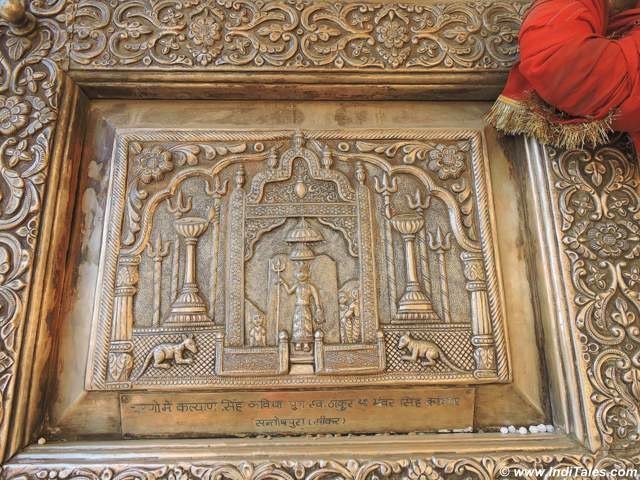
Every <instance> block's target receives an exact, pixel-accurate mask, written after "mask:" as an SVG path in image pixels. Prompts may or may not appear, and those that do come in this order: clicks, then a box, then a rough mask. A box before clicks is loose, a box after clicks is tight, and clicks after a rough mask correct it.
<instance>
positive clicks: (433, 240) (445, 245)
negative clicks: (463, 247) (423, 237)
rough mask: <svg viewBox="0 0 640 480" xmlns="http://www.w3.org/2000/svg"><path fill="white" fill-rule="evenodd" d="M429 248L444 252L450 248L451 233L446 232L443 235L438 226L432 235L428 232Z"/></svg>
mask: <svg viewBox="0 0 640 480" xmlns="http://www.w3.org/2000/svg"><path fill="white" fill-rule="evenodd" d="M429 248H430V249H431V250H433V251H434V252H438V253H440V252H446V251H447V250H449V249H450V248H451V233H450V232H447V233H446V234H445V235H444V236H443V235H442V230H441V229H440V227H439V226H438V228H437V229H436V234H435V235H432V234H431V232H429Z"/></svg>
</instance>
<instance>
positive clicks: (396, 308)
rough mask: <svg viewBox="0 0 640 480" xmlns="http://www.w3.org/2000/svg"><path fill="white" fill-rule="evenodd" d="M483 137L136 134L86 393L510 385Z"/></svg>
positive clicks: (119, 160)
mask: <svg viewBox="0 0 640 480" xmlns="http://www.w3.org/2000/svg"><path fill="white" fill-rule="evenodd" d="M481 141H482V140H481V137H480V135H478V133H476V132H474V131H450V132H445V133H442V132H437V131H429V130H405V131H392V130H361V131H345V132H338V131H331V130H327V131H296V132H294V131H267V132H257V131H251V132H245V131H212V132H206V131H203V132H189V133H184V132H166V131H163V132H160V131H149V130H145V131H136V132H135V133H126V134H123V135H121V136H120V137H119V138H118V139H117V142H116V147H115V151H114V156H113V161H114V165H113V183H112V191H111V193H110V205H109V218H108V224H107V229H106V234H105V237H104V242H103V259H102V277H101V279H100V286H99V287H100V291H101V292H102V295H101V296H100V298H99V300H98V303H97V305H96V310H95V316H94V322H95V324H94V326H95V328H94V336H95V345H96V348H95V349H94V351H93V352H92V356H91V368H90V369H89V375H88V387H89V388H92V389H128V388H132V387H134V388H142V389H153V388H156V387H162V386H174V387H175V386H179V385H198V386H216V385H220V386H223V385H233V386H236V387H242V388H245V387H246V388H252V387H259V386H272V385H301V386H304V385H335V384H340V385H347V384H352V385H355V384H362V383H366V384H395V383H400V384H402V383H410V384H420V383H421V384H429V383H445V382H446V383H480V382H495V381H505V380H507V379H508V378H509V365H508V362H507V352H506V346H505V342H504V332H503V312H502V305H501V296H500V291H499V281H498V278H497V269H496V261H495V254H494V242H493V234H492V230H491V222H490V203H489V190H488V188H489V186H488V185H487V180H486V178H487V176H486V166H485V159H484V158H483V157H482V154H481V152H482V148H481ZM186 339H189V340H188V343H189V345H187V347H189V348H185V345H186V343H185V342H187V340H186ZM158 359H159V360H158Z"/></svg>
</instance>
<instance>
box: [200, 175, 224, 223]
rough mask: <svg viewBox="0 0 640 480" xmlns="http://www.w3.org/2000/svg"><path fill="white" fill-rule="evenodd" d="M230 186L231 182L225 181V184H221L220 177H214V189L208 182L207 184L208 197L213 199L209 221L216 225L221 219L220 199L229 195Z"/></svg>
mask: <svg viewBox="0 0 640 480" xmlns="http://www.w3.org/2000/svg"><path fill="white" fill-rule="evenodd" d="M228 186H229V181H228V180H225V181H224V182H222V183H221V182H220V178H219V177H217V176H216V177H213V187H211V184H210V183H209V181H208V180H207V181H206V182H205V186H204V190H205V192H207V195H209V196H210V197H213V206H212V207H211V208H210V209H209V215H208V217H209V221H210V222H212V223H215V222H217V221H218V219H219V218H220V199H221V198H222V197H223V196H225V195H226V194H227V187H228Z"/></svg>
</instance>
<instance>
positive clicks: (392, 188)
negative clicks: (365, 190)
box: [373, 173, 398, 218]
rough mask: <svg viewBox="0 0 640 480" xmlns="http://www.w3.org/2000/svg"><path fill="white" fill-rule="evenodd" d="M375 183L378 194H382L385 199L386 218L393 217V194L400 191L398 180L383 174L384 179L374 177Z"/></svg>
mask: <svg viewBox="0 0 640 480" xmlns="http://www.w3.org/2000/svg"><path fill="white" fill-rule="evenodd" d="M373 182H374V186H375V189H376V192H378V193H380V194H382V197H383V199H384V216H385V217H387V218H391V217H393V212H392V211H391V194H392V193H396V192H397V191H398V182H397V181H396V178H395V177H390V176H389V175H387V174H386V173H383V174H382V179H380V178H379V177H373Z"/></svg>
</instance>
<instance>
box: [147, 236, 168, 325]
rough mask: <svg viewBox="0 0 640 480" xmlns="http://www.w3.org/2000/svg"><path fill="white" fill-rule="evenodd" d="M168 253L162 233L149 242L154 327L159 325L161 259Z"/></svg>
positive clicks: (148, 252) (166, 243) (148, 253)
mask: <svg viewBox="0 0 640 480" xmlns="http://www.w3.org/2000/svg"><path fill="white" fill-rule="evenodd" d="M168 254H169V242H164V241H163V239H162V235H159V236H158V237H156V241H155V244H152V243H151V242H149V245H147V255H149V258H151V260H153V321H152V325H153V326H154V327H158V326H160V292H161V285H162V260H163V259H164V257H166V256H167V255H168Z"/></svg>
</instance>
